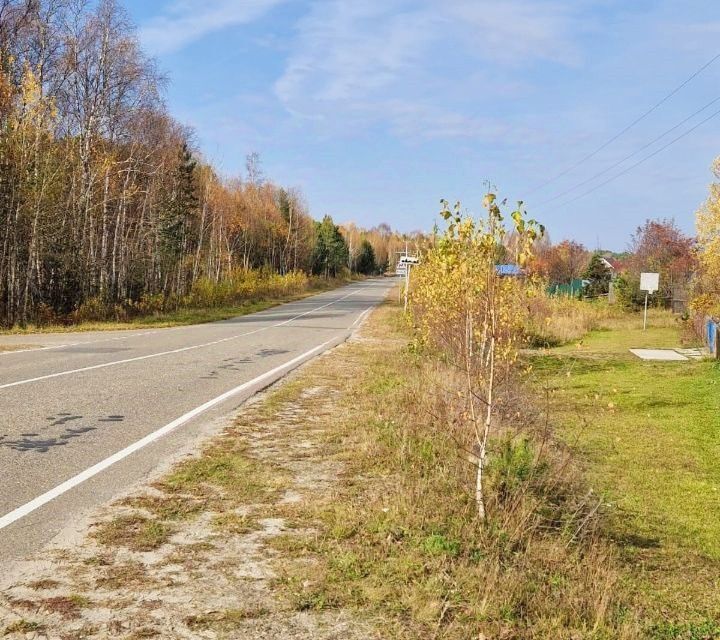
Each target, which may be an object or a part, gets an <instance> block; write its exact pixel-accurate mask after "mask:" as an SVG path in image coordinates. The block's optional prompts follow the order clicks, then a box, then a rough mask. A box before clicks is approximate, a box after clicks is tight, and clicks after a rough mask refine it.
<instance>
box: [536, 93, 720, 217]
mask: <svg viewBox="0 0 720 640" xmlns="http://www.w3.org/2000/svg"><path fill="white" fill-rule="evenodd" d="M718 101H720V96H718V97H717V98H715V99H714V100H711V101H710V102H708V103H707V104H706V105H705V106H704V107H701V108H700V109H698V110H697V111H695V113H693V114H691V115H689V116H688V117H687V118H685V119H684V120H682V121H681V122H678V123H677V124H676V125H675V126H674V127H670V128H669V129H668V130H667V131H664V132H663V133H661V134H660V135H659V136H657V137H656V138H653V139H652V140H651V141H650V142H648V143H647V144H644V145H643V146H642V147H640V148H639V149H637V150H635V151H633V152H632V153H631V154H629V155H627V156H625V157H624V158H622V159H621V160H618V161H617V162H615V163H614V164H611V165H610V166H609V167H607V168H606V169H603V170H602V171H600V172H599V173H596V174H595V175H593V176H590V177H589V178H587V180H583V181H582V182H579V183H578V184H576V185H575V186H573V187H570V188H569V189H565V191H561V192H560V193H558V194H556V195H554V196H553V197H552V198H548V199H547V200H543V201H542V202H539V203H538V205H537V206H538V207H542V206H544V205H546V204H549V203H551V202H555V200H558V199H559V198H562V197H563V196H566V195H567V194H568V193H572V192H573V191H575V190H576V189H579V188H580V187H584V186H585V185H586V184H588V183H590V182H592V181H593V180H596V179H597V178H600V177H601V176H604V175H605V174H606V173H608V172H610V171H612V170H613V169H615V168H616V167H619V166H620V165H621V164H623V163H624V162H627V161H628V160H630V158H634V157H635V156H636V155H638V154H639V153H642V152H643V151H645V149H647V148H648V147H652V146H653V145H654V144H655V143H656V142H659V141H660V140H662V139H663V138H664V137H665V136H667V135H669V134H671V133H672V132H673V131H675V130H676V129H679V128H680V127H682V126H683V125H684V124H685V123H686V122H689V121H690V120H692V119H693V118H694V117H695V116H696V115H698V114H700V113H702V112H703V111H705V110H706V109H707V108H709V107H711V106H712V105H714V104H715V103H716V102H718Z"/></svg>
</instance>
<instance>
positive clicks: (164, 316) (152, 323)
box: [0, 279, 349, 349]
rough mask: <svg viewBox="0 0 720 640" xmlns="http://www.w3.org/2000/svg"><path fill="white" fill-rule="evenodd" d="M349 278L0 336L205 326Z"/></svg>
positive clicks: (17, 330)
mask: <svg viewBox="0 0 720 640" xmlns="http://www.w3.org/2000/svg"><path fill="white" fill-rule="evenodd" d="M348 282H349V280H347V279H328V280H324V279H323V280H320V279H314V280H313V281H312V284H311V286H310V287H309V288H308V289H306V290H304V291H300V292H296V293H292V294H288V295H283V296H272V297H267V298H259V299H250V300H246V301H244V302H242V303H240V304H232V305H221V306H207V307H182V308H179V309H177V310H174V311H160V312H155V313H150V314H147V315H140V316H138V317H135V318H132V319H130V320H123V321H117V320H84V321H78V322H72V323H65V324H58V323H50V324H44V325H37V324H28V325H26V326H24V327H19V326H16V327H13V328H12V329H4V330H3V329H0V335H25V334H37V333H75V332H83V331H119V330H122V329H147V328H154V329H160V328H167V327H180V326H186V325H191V324H203V323H206V322H217V321H220V320H227V319H229V318H234V317H237V316H244V315H248V314H250V313H257V312H258V311H264V310H265V309H269V308H270V307H274V306H277V305H279V304H283V303H286V302H293V301H295V300H302V299H303V298H307V297H308V296H312V295H315V294H317V293H322V292H324V291H330V290H332V289H335V288H337V287H340V286H342V285H344V284H347V283H348ZM0 349H1V347H0Z"/></svg>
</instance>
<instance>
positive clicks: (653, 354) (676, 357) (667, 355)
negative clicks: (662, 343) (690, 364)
mask: <svg viewBox="0 0 720 640" xmlns="http://www.w3.org/2000/svg"><path fill="white" fill-rule="evenodd" d="M630 353H632V354H634V355H636V356H637V357H638V358H640V359H641V360H664V361H668V362H669V361H682V360H689V358H688V357H687V356H684V355H683V354H682V353H678V352H677V351H676V350H675V349H630Z"/></svg>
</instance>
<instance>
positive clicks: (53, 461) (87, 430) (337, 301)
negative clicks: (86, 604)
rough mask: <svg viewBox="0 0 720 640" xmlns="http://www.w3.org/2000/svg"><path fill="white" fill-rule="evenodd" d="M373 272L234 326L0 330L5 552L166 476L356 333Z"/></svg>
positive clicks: (35, 542) (31, 547)
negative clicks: (259, 394) (199, 444)
mask: <svg viewBox="0 0 720 640" xmlns="http://www.w3.org/2000/svg"><path fill="white" fill-rule="evenodd" d="M391 284H392V283H391V282H389V281H386V280H381V279H378V280H368V281H364V282H360V283H355V284H351V285H348V286H346V287H343V288H340V289H336V290H334V291H331V292H327V293H322V294H319V295H315V296H312V297H309V298H305V299H304V300H301V301H298V302H291V303H288V304H284V305H281V306H278V307H274V308H272V309H268V310H267V311H264V312H261V313H256V314H252V315H247V316H242V317H238V318H234V319H231V320H226V321H223V322H215V323H211V324H203V325H193V326H188V327H178V328H172V329H155V330H149V331H148V330H137V331H119V332H92V333H66V334H40V335H34V336H0V345H3V346H8V345H14V346H15V347H16V348H17V347H20V349H19V350H15V351H4V352H0V409H1V412H0V481H1V482H2V491H1V492H0V559H1V560H2V561H3V562H4V563H8V562H13V561H15V560H18V559H21V558H22V557H24V556H26V555H27V554H29V553H30V552H33V551H35V550H37V549H39V548H42V547H43V546H44V545H45V544H46V543H47V542H49V541H50V540H51V539H52V538H53V537H54V536H55V535H56V534H57V532H58V531H60V530H62V529H63V528H65V526H66V525H68V524H69V523H72V522H77V521H78V520H80V519H81V518H82V517H83V516H84V515H86V514H87V513H88V512H89V510H90V509H92V507H94V506H96V505H98V504H101V503H103V502H106V501H108V500H110V499H112V497H113V496H115V495H117V494H119V493H121V492H123V491H124V490H126V488H127V487H128V486H130V485H132V484H134V483H137V482H138V481H140V480H142V479H143V478H145V477H147V476H148V475H150V474H151V473H153V472H154V471H155V470H156V469H157V468H158V465H160V464H162V462H163V461H164V460H165V461H166V460H168V459H171V458H172V456H173V455H177V453H178V451H182V450H183V449H185V448H187V447H188V446H189V445H191V444H192V443H193V441H197V439H198V438H199V437H200V436H201V435H202V434H204V433H208V432H212V430H213V429H214V428H218V425H219V424H220V423H221V418H222V416H224V415H227V413H228V412H230V411H231V410H232V409H234V408H235V407H237V406H238V405H239V404H241V403H242V402H243V401H244V400H246V399H247V398H248V397H249V396H250V395H252V394H253V393H255V392H256V391H257V390H258V389H260V388H263V387H265V386H267V385H268V384H270V383H271V382H273V381H274V380H276V379H278V378H279V377H281V376H282V375H284V374H285V373H287V372H288V371H289V370H290V369H292V368H294V367H296V366H298V365H299V364H301V363H302V362H303V361H305V360H307V359H309V358H312V357H313V356H315V355H318V354H319V353H321V352H322V351H324V350H327V349H329V348H331V347H332V346H334V345H336V344H338V343H339V342H341V341H342V340H344V339H345V338H346V337H347V336H348V335H349V333H350V331H351V330H352V328H353V327H354V326H356V325H357V324H358V323H359V322H360V321H361V320H362V318H363V317H364V315H366V313H367V312H368V311H369V310H370V309H371V308H372V307H374V306H375V305H377V304H378V303H379V302H381V301H382V300H383V299H384V298H385V296H386V295H387V292H388V289H389V288H390V286H391Z"/></svg>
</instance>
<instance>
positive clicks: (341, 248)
mask: <svg viewBox="0 0 720 640" xmlns="http://www.w3.org/2000/svg"><path fill="white" fill-rule="evenodd" d="M315 237H316V239H315V249H314V251H313V256H312V272H313V273H314V274H316V275H324V276H325V277H326V278H327V277H331V276H332V277H335V276H337V275H338V274H339V273H340V272H341V271H342V270H343V268H345V266H346V264H347V261H348V253H349V251H348V246H347V243H346V242H345V238H343V236H342V234H341V233H340V229H339V228H338V226H337V225H336V224H335V223H334V222H333V219H332V218H331V217H330V216H325V217H324V218H323V220H322V222H317V223H316V224H315Z"/></svg>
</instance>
